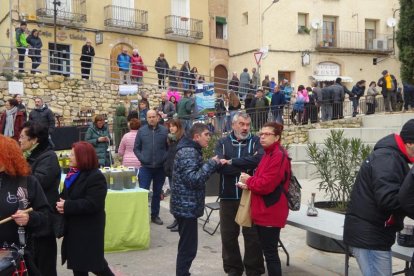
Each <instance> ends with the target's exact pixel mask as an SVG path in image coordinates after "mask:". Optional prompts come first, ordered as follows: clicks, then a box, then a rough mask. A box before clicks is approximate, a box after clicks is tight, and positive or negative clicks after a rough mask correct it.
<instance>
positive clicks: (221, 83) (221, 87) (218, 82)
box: [214, 65, 228, 94]
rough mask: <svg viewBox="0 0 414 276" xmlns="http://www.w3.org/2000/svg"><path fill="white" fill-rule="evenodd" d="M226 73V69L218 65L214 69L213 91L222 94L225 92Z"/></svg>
mask: <svg viewBox="0 0 414 276" xmlns="http://www.w3.org/2000/svg"><path fill="white" fill-rule="evenodd" d="M227 79H228V72H227V69H226V67H224V66H223V65H218V66H216V68H214V91H215V92H216V93H219V94H223V93H225V92H226V91H227Z"/></svg>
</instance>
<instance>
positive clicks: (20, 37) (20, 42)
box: [16, 22, 29, 73]
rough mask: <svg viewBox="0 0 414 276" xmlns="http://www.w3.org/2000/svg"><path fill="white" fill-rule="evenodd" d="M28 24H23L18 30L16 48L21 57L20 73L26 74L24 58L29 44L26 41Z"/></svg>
mask: <svg viewBox="0 0 414 276" xmlns="http://www.w3.org/2000/svg"><path fill="white" fill-rule="evenodd" d="M26 31H27V23H26V22H21V23H20V27H18V28H16V47H17V53H18V55H19V73H24V56H25V54H26V49H27V47H29V44H28V43H27V41H26Z"/></svg>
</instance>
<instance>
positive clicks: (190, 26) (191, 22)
mask: <svg viewBox="0 0 414 276" xmlns="http://www.w3.org/2000/svg"><path fill="white" fill-rule="evenodd" d="M165 34H166V36H167V37H170V38H173V39H177V40H195V39H202V38H203V20H199V19H194V18H188V17H184V16H177V15H168V16H166V17H165Z"/></svg>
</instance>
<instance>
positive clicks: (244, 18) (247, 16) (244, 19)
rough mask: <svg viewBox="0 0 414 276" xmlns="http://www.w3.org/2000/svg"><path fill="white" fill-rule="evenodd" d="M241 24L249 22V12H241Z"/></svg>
mask: <svg viewBox="0 0 414 276" xmlns="http://www.w3.org/2000/svg"><path fill="white" fill-rule="evenodd" d="M242 24H243V25H248V24H249V12H244V13H243V18H242Z"/></svg>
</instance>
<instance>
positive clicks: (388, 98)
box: [378, 70, 398, 112]
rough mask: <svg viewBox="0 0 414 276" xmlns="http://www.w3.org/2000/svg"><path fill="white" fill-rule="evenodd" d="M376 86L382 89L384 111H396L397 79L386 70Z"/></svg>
mask: <svg viewBox="0 0 414 276" xmlns="http://www.w3.org/2000/svg"><path fill="white" fill-rule="evenodd" d="M378 86H379V87H381V88H382V90H381V94H382V96H383V97H384V105H385V111H387V112H389V111H390V103H391V111H397V87H398V83H397V79H396V78H395V76H394V75H391V74H390V73H389V72H388V71H387V70H384V71H382V77H381V78H380V79H379V80H378Z"/></svg>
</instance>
